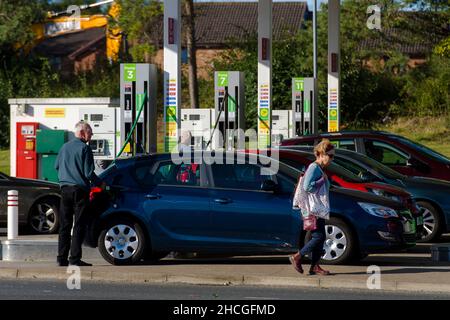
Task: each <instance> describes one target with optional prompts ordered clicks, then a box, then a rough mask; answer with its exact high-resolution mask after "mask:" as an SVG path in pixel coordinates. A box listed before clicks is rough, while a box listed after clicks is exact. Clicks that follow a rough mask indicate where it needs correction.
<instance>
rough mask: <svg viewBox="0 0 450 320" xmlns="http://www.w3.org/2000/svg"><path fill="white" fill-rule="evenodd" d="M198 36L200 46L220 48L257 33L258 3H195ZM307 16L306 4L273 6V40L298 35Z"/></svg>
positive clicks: (276, 4)
mask: <svg viewBox="0 0 450 320" xmlns="http://www.w3.org/2000/svg"><path fill="white" fill-rule="evenodd" d="M195 15H196V20H195V28H196V30H195V33H196V40H197V45H198V46H199V47H202V46H217V45H223V44H225V43H227V42H228V41H229V40H236V41H239V40H243V39H245V38H246V37H247V36H248V35H253V34H256V33H257V31H258V3H257V2H241V3H239V2H238V3H236V2H226V3H225V2H224V3H196V6H195ZM307 15H308V5H307V3H306V2H282V3H280V2H278V3H277V2H275V3H274V4H273V28H272V30H273V38H274V39H275V40H276V39H279V38H281V37H282V36H283V35H284V34H285V33H290V34H295V33H297V32H298V30H299V29H300V28H301V27H302V25H303V23H304V20H305V19H306V18H307Z"/></svg>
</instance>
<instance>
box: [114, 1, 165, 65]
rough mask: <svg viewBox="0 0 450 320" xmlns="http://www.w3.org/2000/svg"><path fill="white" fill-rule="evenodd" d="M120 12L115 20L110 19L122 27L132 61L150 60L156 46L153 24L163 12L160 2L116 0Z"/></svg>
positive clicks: (156, 38)
mask: <svg viewBox="0 0 450 320" xmlns="http://www.w3.org/2000/svg"><path fill="white" fill-rule="evenodd" d="M117 3H118V5H119V6H120V14H119V17H118V19H117V21H111V23H112V27H114V26H115V25H116V26H118V27H120V29H122V32H123V34H124V36H125V37H126V39H127V41H128V42H129V43H130V53H131V57H132V59H133V62H147V63H148V62H150V60H151V58H152V56H154V54H155V53H156V49H157V46H158V32H160V31H161V30H156V29H155V26H156V25H158V21H159V19H160V17H161V15H162V13H163V10H162V3H161V2H159V1H155V0H151V1H148V0H117Z"/></svg>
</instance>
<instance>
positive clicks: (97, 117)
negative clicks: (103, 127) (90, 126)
mask: <svg viewBox="0 0 450 320" xmlns="http://www.w3.org/2000/svg"><path fill="white" fill-rule="evenodd" d="M91 121H103V115H102V114H91Z"/></svg>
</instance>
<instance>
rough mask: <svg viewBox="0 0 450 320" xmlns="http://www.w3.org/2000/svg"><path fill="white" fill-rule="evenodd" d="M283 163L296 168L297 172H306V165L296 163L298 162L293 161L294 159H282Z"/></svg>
mask: <svg viewBox="0 0 450 320" xmlns="http://www.w3.org/2000/svg"><path fill="white" fill-rule="evenodd" d="M280 161H281V162H283V163H285V164H287V165H288V166H291V167H292V168H295V169H297V170H300V171H303V172H305V171H306V169H307V168H306V165H305V164H304V163H301V162H300V161H296V160H292V159H288V158H284V157H283V158H282V159H280Z"/></svg>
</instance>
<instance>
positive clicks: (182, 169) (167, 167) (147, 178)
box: [134, 161, 200, 187]
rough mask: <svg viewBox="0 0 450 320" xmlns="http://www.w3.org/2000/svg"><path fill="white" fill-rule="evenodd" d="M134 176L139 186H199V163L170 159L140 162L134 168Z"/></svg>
mask: <svg viewBox="0 0 450 320" xmlns="http://www.w3.org/2000/svg"><path fill="white" fill-rule="evenodd" d="M134 177H135V179H136V180H137V181H138V183H139V184H140V185H141V186H144V187H145V186H147V187H150V186H156V185H160V184H165V185H186V186H200V165H198V164H174V163H173V162H172V161H165V162H160V163H158V164H157V168H156V169H155V164H154V163H152V162H148V163H142V164H140V165H139V166H138V167H135V169H134Z"/></svg>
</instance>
